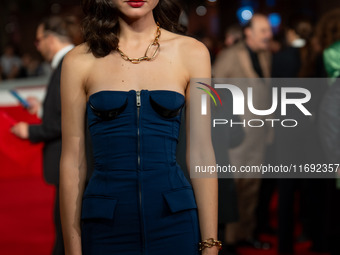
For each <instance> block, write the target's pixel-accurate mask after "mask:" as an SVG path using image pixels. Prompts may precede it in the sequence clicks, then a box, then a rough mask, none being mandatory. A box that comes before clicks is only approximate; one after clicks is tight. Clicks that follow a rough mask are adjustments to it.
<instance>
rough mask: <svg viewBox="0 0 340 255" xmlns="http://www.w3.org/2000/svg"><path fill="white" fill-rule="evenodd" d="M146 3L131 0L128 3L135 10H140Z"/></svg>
mask: <svg viewBox="0 0 340 255" xmlns="http://www.w3.org/2000/svg"><path fill="white" fill-rule="evenodd" d="M144 3H145V2H144V1H140V0H130V1H127V4H128V5H130V6H131V7H133V8H140V7H142V6H143V5H144Z"/></svg>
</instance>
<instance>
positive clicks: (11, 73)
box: [0, 44, 21, 80]
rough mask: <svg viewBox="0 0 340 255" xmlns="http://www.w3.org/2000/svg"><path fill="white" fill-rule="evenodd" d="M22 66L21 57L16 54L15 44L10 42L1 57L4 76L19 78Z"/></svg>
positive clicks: (0, 65) (4, 77) (1, 68)
mask: <svg viewBox="0 0 340 255" xmlns="http://www.w3.org/2000/svg"><path fill="white" fill-rule="evenodd" d="M20 67H21V60H20V57H18V56H17V55H16V54H15V48H14V46H13V45H11V44H8V45H7V46H6V47H5V50H4V54H3V55H2V56H1V58H0V70H1V76H2V78H3V79H4V80H6V79H8V80H10V79H15V78H17V77H18V75H19V71H20Z"/></svg>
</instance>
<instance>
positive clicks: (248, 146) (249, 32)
mask: <svg viewBox="0 0 340 255" xmlns="http://www.w3.org/2000/svg"><path fill="white" fill-rule="evenodd" d="M244 35H245V39H244V40H242V41H240V42H238V43H237V44H235V45H233V46H231V47H229V48H227V49H224V50H222V51H221V52H220V53H219V55H218V56H217V58H216V61H215V63H214V66H213V76H214V78H264V77H270V73H271V71H270V69H271V54H270V52H269V43H270V40H271V39H272V30H271V27H270V24H269V22H268V19H267V17H266V16H264V15H262V14H255V15H254V16H253V18H252V19H251V20H250V22H249V23H248V24H247V25H246V26H245V27H244ZM248 85H250V84H246V83H244V84H239V88H240V89H241V90H242V91H243V93H244V94H247V88H248ZM254 91H255V93H254V102H255V101H256V102H261V103H260V104H261V105H257V106H255V108H257V109H269V108H270V107H269V104H270V102H271V96H270V94H269V91H270V86H269V84H266V83H264V82H260V81H259V80H257V84H256V86H255V87H254ZM240 117H241V121H243V120H245V121H247V120H248V119H252V118H259V116H256V117H255V116H254V115H253V114H252V113H251V112H250V111H249V110H248V109H245V114H244V115H243V116H240ZM244 131H245V139H244V140H243V142H242V143H241V144H240V145H239V146H238V147H236V148H234V149H232V150H230V151H229V156H230V162H231V165H234V166H236V167H237V168H238V169H240V167H241V166H251V165H260V164H262V163H263V162H264V158H265V151H266V148H267V145H268V144H271V142H272V140H273V129H272V128H271V127H270V126H269V125H268V126H263V127H262V128H251V127H249V126H245V127H244ZM235 182H236V190H237V196H238V201H237V202H238V210H239V221H238V222H237V223H231V224H228V226H227V234H226V239H227V242H228V244H229V245H235V244H239V245H242V246H251V247H255V248H260V249H268V248H269V247H270V245H269V244H268V243H262V242H260V241H259V240H258V239H257V237H256V236H255V233H254V230H255V226H256V207H257V201H258V194H259V188H260V183H261V179H260V178H237V177H236V179H235Z"/></svg>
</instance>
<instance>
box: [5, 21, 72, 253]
mask: <svg viewBox="0 0 340 255" xmlns="http://www.w3.org/2000/svg"><path fill="white" fill-rule="evenodd" d="M70 38H71V37H70V35H69V33H68V29H67V23H66V22H65V20H64V19H62V18H61V17H56V16H55V17H50V18H47V19H45V20H44V21H43V22H42V23H41V24H39V26H38V28H37V33H36V47H37V49H38V51H39V52H40V53H41V55H42V56H43V57H44V58H45V59H46V60H47V61H48V62H50V63H51V66H52V69H53V73H52V76H51V78H50V81H49V84H48V86H47V92H46V97H45V100H44V103H43V116H42V123H41V124H39V125H29V124H27V123H25V122H20V123H18V124H16V125H15V126H13V127H12V130H11V131H12V132H13V133H14V134H15V135H16V136H18V137H20V138H22V139H29V140H30V141H31V142H32V143H38V142H44V143H45V146H44V151H43V153H44V157H43V163H44V164H43V168H44V178H45V180H46V182H47V183H49V184H53V185H55V187H56V197H55V206H54V222H55V229H56V242H55V245H54V249H53V255H60V254H64V244H63V238H62V232H61V224H60V213H59V161H60V154H61V102H60V101H61V99H60V75H61V66H62V60H63V57H64V56H65V55H66V53H67V52H68V51H70V50H71V49H72V48H73V47H74V45H73V44H72V43H71V39H70ZM30 103H31V107H30V108H29V111H30V112H31V113H36V112H37V110H38V109H39V107H38V103H37V102H34V101H33V100H31V101H30Z"/></svg>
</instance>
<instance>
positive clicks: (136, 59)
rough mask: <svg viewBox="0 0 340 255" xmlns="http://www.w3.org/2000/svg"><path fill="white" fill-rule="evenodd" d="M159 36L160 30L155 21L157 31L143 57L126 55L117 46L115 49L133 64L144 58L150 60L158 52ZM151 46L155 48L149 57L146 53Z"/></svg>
mask: <svg viewBox="0 0 340 255" xmlns="http://www.w3.org/2000/svg"><path fill="white" fill-rule="evenodd" d="M160 36H161V30H160V25H159V23H158V22H157V31H156V37H155V39H154V40H153V42H152V43H151V44H150V45H149V47H148V48H147V49H146V51H145V54H144V56H143V57H140V58H130V57H128V56H127V55H126V54H125V53H124V52H123V51H122V50H121V49H120V48H119V47H118V46H117V51H118V52H119V53H120V55H121V56H122V58H123V59H124V60H126V61H130V62H131V63H133V64H139V63H140V62H141V61H143V60H146V61H150V60H153V59H154V58H155V57H156V55H157V53H158V52H159V47H160V45H159V42H158V40H159V37H160ZM152 46H156V49H155V51H154V53H153V54H152V56H151V57H149V56H148V53H149V51H150V49H151V47H152Z"/></svg>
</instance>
